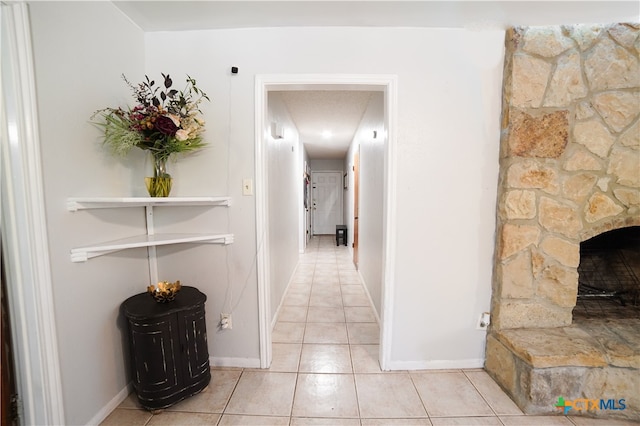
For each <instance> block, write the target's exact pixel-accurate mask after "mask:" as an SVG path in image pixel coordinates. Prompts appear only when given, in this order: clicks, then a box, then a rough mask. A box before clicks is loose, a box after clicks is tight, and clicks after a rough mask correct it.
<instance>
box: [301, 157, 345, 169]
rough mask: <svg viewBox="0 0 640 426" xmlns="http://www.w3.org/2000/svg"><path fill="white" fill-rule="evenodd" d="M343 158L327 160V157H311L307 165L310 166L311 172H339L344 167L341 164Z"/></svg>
mask: <svg viewBox="0 0 640 426" xmlns="http://www.w3.org/2000/svg"><path fill="white" fill-rule="evenodd" d="M343 161H344V160H341V159H340V160H328V159H318V158H312V159H311V160H310V161H309V165H310V166H311V171H312V172H322V171H327V172H340V171H342V169H343V168H344V164H343Z"/></svg>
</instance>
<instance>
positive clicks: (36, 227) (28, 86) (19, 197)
mask: <svg viewBox="0 0 640 426" xmlns="http://www.w3.org/2000/svg"><path fill="white" fill-rule="evenodd" d="M0 15H1V16H0V18H1V19H2V36H1V37H0V38H1V40H2V47H1V49H0V51H1V52H2V53H1V54H2V103H3V108H0V109H1V110H2V113H1V114H2V120H1V126H2V129H1V130H2V138H1V141H2V144H1V146H0V149H1V160H2V161H1V163H0V174H1V175H0V177H1V179H0V180H1V181H2V187H1V193H0V199H1V204H2V210H1V225H0V226H1V230H2V245H3V247H2V248H3V250H4V262H5V264H4V266H5V267H6V277H7V296H8V297H7V298H8V304H9V311H10V316H11V328H12V337H13V344H14V359H15V363H16V366H15V367H16V385H17V387H18V394H19V398H20V401H21V404H19V407H20V408H21V410H20V412H19V415H20V424H39V425H45V424H65V418H64V406H63V399H62V383H61V379H60V363H59V357H58V343H57V336H56V321H55V314H54V306H53V291H52V280H51V269H50V263H49V251H48V247H49V245H48V241H47V227H46V216H45V201H44V192H43V185H42V173H41V161H40V142H39V138H38V116H37V103H36V102H37V101H36V88H35V72H34V67H33V56H32V45H31V37H30V26H29V14H28V6H27V4H26V3H23V2H19V3H12V4H5V3H2V6H1V9H0Z"/></svg>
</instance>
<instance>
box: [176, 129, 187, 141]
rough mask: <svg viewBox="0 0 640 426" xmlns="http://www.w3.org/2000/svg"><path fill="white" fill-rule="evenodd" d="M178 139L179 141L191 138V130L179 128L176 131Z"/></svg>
mask: <svg viewBox="0 0 640 426" xmlns="http://www.w3.org/2000/svg"><path fill="white" fill-rule="evenodd" d="M176 139H178V140H179V141H181V142H182V141H186V140H187V139H189V132H187V131H186V130H183V129H179V130H178V131H177V132H176Z"/></svg>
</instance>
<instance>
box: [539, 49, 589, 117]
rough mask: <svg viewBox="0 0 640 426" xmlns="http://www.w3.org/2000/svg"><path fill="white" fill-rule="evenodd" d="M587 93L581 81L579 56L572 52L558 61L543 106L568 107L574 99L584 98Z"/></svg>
mask: <svg viewBox="0 0 640 426" xmlns="http://www.w3.org/2000/svg"><path fill="white" fill-rule="evenodd" d="M587 92H588V89H587V86H586V84H585V83H584V80H583V79H582V68H581V66H580V55H579V54H578V53H577V52H575V51H573V52H571V53H569V54H567V55H564V56H562V57H560V58H559V59H558V62H557V64H556V70H555V72H554V73H553V77H552V78H551V83H550V84H549V90H548V91H547V96H546V98H545V100H544V102H543V106H546V107H568V106H569V105H571V103H572V102H574V101H575V100H576V99H581V98H584V97H585V96H586V95H587Z"/></svg>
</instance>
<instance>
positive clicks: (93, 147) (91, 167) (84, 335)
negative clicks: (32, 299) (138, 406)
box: [30, 2, 149, 424]
mask: <svg viewBox="0 0 640 426" xmlns="http://www.w3.org/2000/svg"><path fill="white" fill-rule="evenodd" d="M30 15H31V25H32V37H33V48H34V62H35V72H36V89H37V99H38V114H39V123H40V132H39V133H40V141H41V154H42V169H43V178H44V189H45V192H46V194H45V197H46V198H45V202H46V212H47V226H48V240H49V251H50V256H51V275H52V281H53V292H54V294H53V296H54V304H55V314H56V322H57V333H58V336H57V337H58V345H59V350H60V364H61V371H60V373H61V378H62V387H63V399H64V408H65V415H66V422H67V424H86V423H87V422H89V421H90V420H91V419H94V417H95V416H96V415H97V416H98V417H100V414H99V412H100V411H101V410H103V409H104V408H105V407H107V406H108V404H109V403H110V402H112V400H113V399H114V397H116V396H117V395H118V393H119V392H120V391H122V390H123V389H125V388H126V386H127V383H128V382H129V380H130V377H129V374H128V373H127V372H126V370H127V369H126V362H128V360H127V361H125V356H127V354H126V352H125V350H124V348H125V347H126V345H124V339H125V338H126V334H125V332H124V327H125V324H124V323H123V321H121V318H120V316H119V308H120V304H121V303H122V302H123V301H124V300H125V299H126V298H127V297H129V296H131V295H133V294H136V293H139V292H141V291H144V289H145V286H146V285H148V279H149V277H148V275H149V274H148V269H147V267H146V261H145V259H144V258H145V252H144V251H140V250H133V251H129V252H127V253H126V254H125V253H122V252H121V253H117V254H114V255H111V256H105V257H100V258H96V259H92V260H90V261H88V262H86V263H72V262H71V260H70V250H71V248H73V247H78V246H82V245H85V244H91V243H94V242H98V241H109V240H113V239H117V238H122V237H126V236H130V235H135V234H139V233H141V232H143V230H144V213H141V212H140V211H134V210H135V209H134V210H129V209H124V210H121V211H106V210H104V211H93V212H88V211H83V212H76V213H70V212H68V211H67V210H66V199H67V197H74V196H116V195H120V196H126V195H132V192H133V191H134V190H135V189H132V187H134V186H135V184H136V183H138V184H142V182H140V181H141V180H142V177H143V176H144V174H143V172H142V171H141V170H138V166H139V164H144V163H143V162H142V161H141V159H142V157H141V156H138V155H132V156H131V158H128V159H126V160H118V159H114V158H113V157H111V156H110V155H109V154H107V153H106V152H105V151H104V150H103V148H102V146H101V144H100V142H99V141H98V135H99V133H98V131H97V130H96V129H95V128H94V127H93V126H92V125H91V124H89V118H90V116H91V115H92V113H93V112H94V111H95V110H97V109H99V108H104V107H106V106H118V105H120V104H121V103H123V102H125V101H128V100H130V99H131V98H130V90H129V89H128V88H127V86H126V85H125V84H124V82H123V81H122V80H121V79H120V75H121V74H122V73H125V74H126V75H127V76H131V77H137V76H140V75H141V74H142V73H143V71H144V56H145V54H144V38H143V33H142V31H140V30H139V29H138V28H137V27H135V26H134V25H132V24H131V22H130V21H129V19H127V18H126V17H124V16H123V15H122V14H121V12H120V11H119V10H118V9H116V8H115V7H114V6H113V5H112V4H110V3H107V2H101V3H98V2H96V3H93V2H91V3H89V2H86V3H84V2H70V3H48V2H34V3H31V4H30ZM111 408H113V407H111ZM106 413H108V411H106ZM106 413H105V414H106ZM100 419H101V418H98V420H100Z"/></svg>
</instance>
